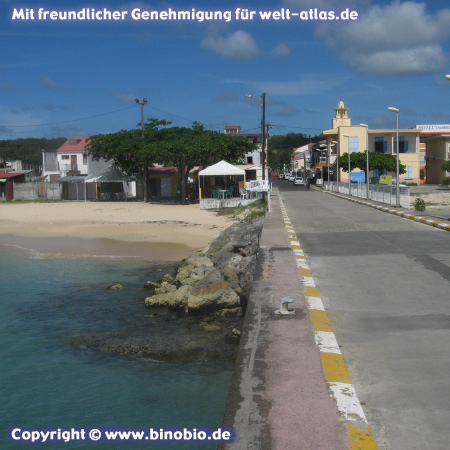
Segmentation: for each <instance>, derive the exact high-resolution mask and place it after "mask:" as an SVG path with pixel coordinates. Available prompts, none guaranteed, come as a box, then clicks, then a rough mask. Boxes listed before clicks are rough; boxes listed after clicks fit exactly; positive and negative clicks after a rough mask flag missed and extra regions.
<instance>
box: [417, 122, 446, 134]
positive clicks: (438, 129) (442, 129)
mask: <svg viewBox="0 0 450 450" xmlns="http://www.w3.org/2000/svg"><path fill="white" fill-rule="evenodd" d="M416 130H421V131H425V132H428V133H432V132H435V133H450V125H448V124H447V125H445V124H444V125H416Z"/></svg>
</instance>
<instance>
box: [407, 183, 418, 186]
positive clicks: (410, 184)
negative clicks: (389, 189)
mask: <svg viewBox="0 0 450 450" xmlns="http://www.w3.org/2000/svg"><path fill="white" fill-rule="evenodd" d="M406 186H417V183H406Z"/></svg>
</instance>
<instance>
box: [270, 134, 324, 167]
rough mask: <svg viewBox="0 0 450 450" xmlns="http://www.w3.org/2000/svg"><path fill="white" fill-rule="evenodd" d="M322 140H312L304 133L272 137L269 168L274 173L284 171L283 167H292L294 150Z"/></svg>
mask: <svg viewBox="0 0 450 450" xmlns="http://www.w3.org/2000/svg"><path fill="white" fill-rule="evenodd" d="M319 140H320V138H319V137H318V136H314V137H312V138H310V137H309V136H306V135H304V134H302V133H288V134H284V135H276V136H272V137H271V138H270V139H269V166H270V167H271V168H272V170H273V171H276V172H277V171H282V170H283V166H284V165H286V167H288V168H289V167H290V165H291V155H292V152H293V150H294V148H298V147H302V146H303V145H306V144H309V143H310V142H318V141H319Z"/></svg>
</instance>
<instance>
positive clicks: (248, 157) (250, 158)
mask: <svg viewBox="0 0 450 450" xmlns="http://www.w3.org/2000/svg"><path fill="white" fill-rule="evenodd" d="M247 164H253V156H247Z"/></svg>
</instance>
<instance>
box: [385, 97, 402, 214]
mask: <svg viewBox="0 0 450 450" xmlns="http://www.w3.org/2000/svg"><path fill="white" fill-rule="evenodd" d="M388 110H389V111H392V112H395V113H396V114H397V166H396V172H397V173H396V175H397V183H396V187H395V206H396V207H397V208H399V207H400V153H399V148H398V147H399V142H398V115H399V114H398V113H399V112H400V110H399V109H398V108H394V107H392V106H390V107H389V108H388Z"/></svg>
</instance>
